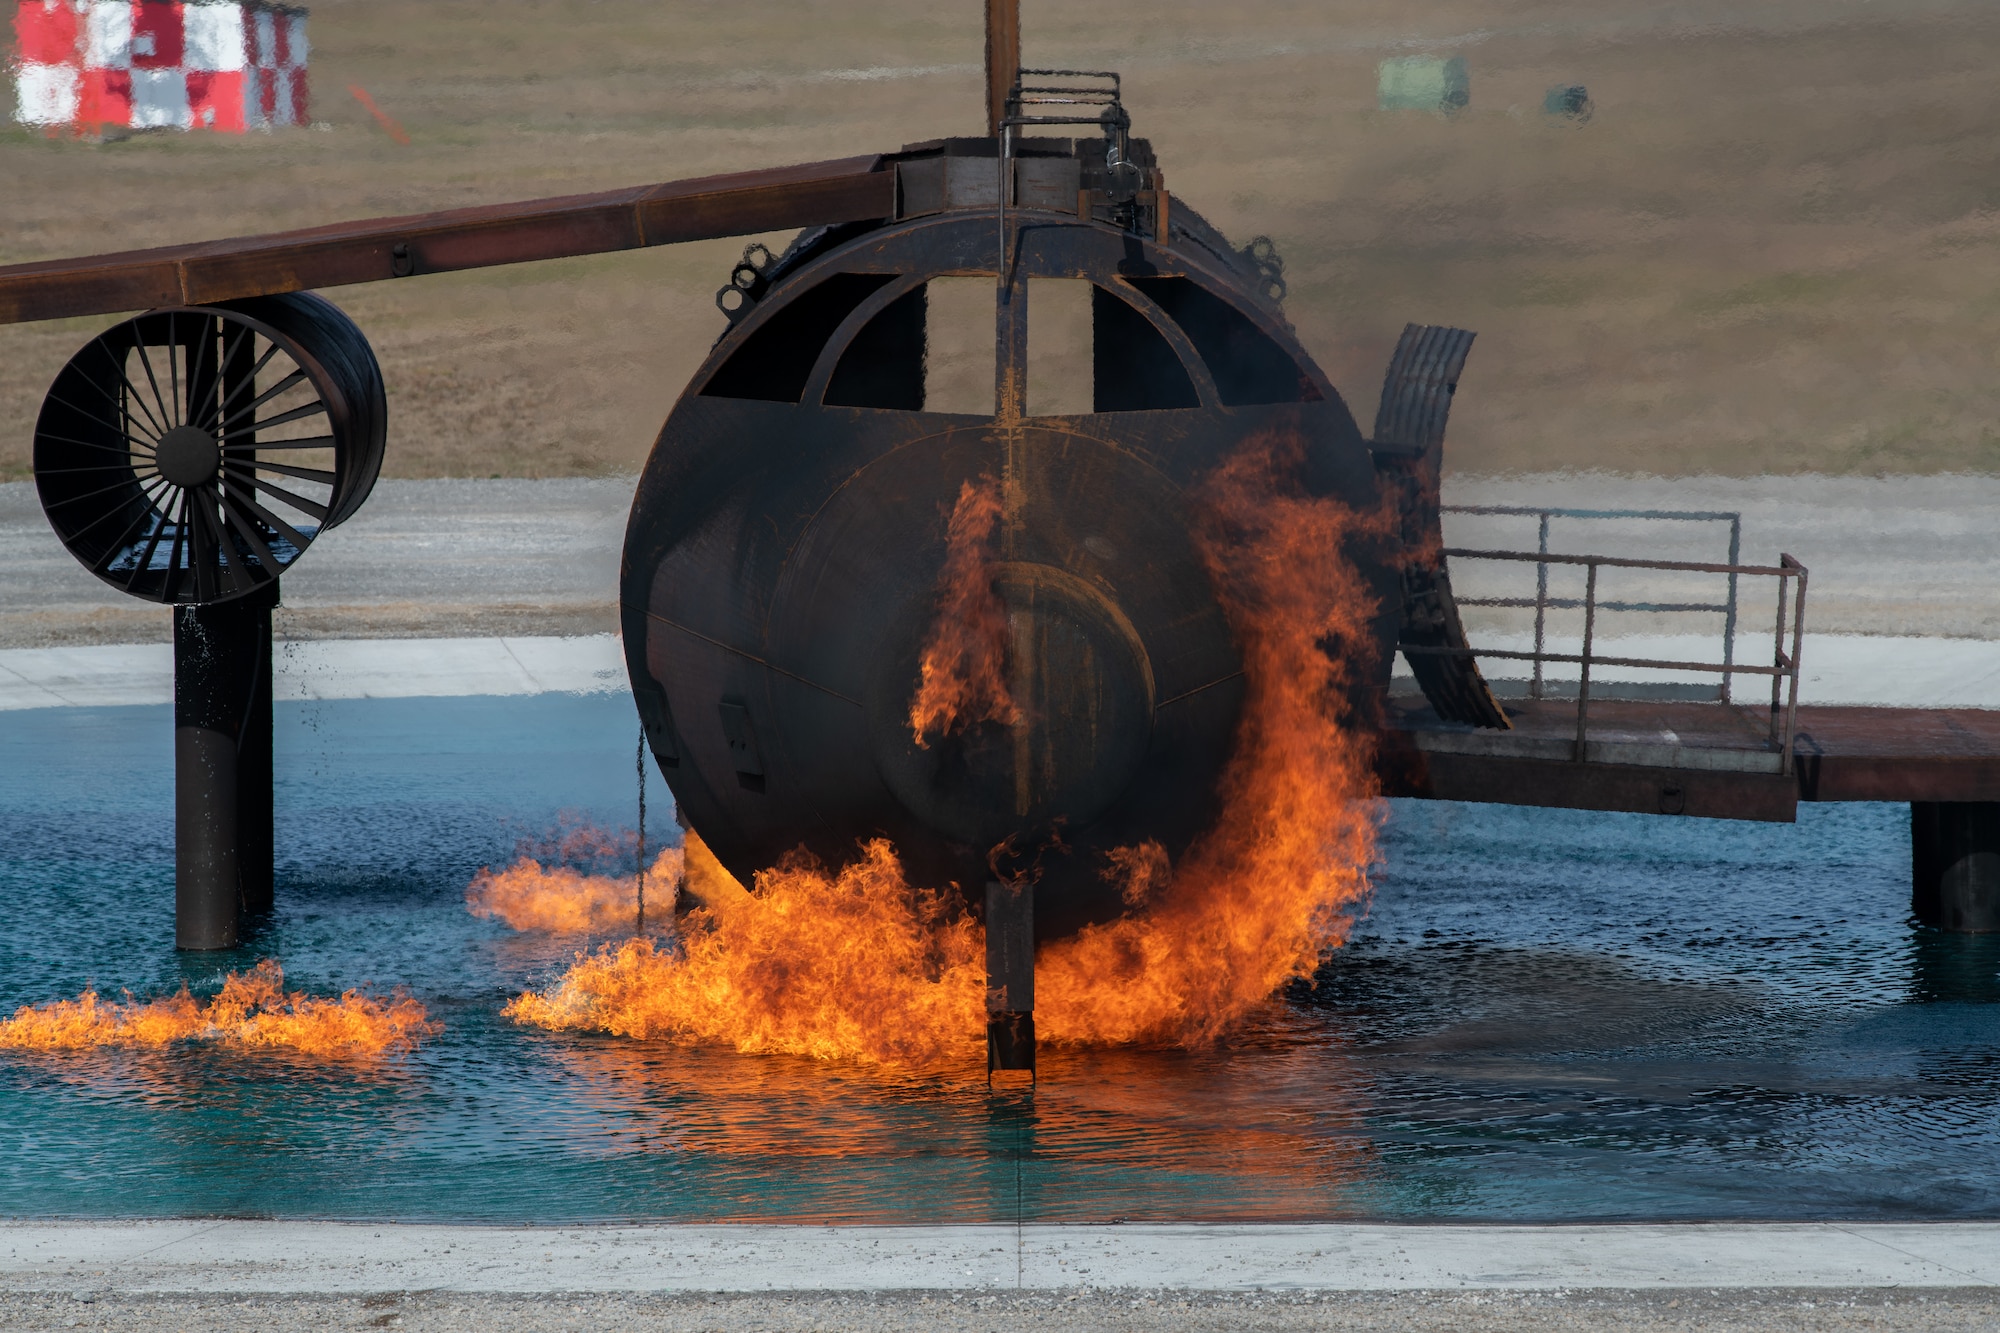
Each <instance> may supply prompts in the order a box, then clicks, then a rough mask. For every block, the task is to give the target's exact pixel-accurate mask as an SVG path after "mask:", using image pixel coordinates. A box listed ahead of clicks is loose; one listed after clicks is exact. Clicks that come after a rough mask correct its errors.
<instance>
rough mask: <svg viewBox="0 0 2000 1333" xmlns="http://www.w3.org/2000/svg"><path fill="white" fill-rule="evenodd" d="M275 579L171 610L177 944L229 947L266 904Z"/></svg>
mask: <svg viewBox="0 0 2000 1333" xmlns="http://www.w3.org/2000/svg"><path fill="white" fill-rule="evenodd" d="M277 604H278V585H277V583H276V582H275V581H273V582H271V583H268V584H265V585H264V586H263V587H262V588H260V589H258V590H257V591H255V592H252V593H249V594H246V595H245V596H242V597H238V598H235V599H234V600H231V601H227V602H212V603H208V604H205V605H198V606H182V607H178V608H176V609H175V611H174V944H175V945H176V947H178V948H182V949H228V948H233V947H234V946H235V945H236V943H237V941H238V940H239V939H240V938H241V931H242V918H243V917H244V916H245V915H246V914H253V915H254V914H256V913H259V912H266V911H269V910H270V908H271V880H272V857H273V847H274V844H273V838H272V826H271V815H272V810H271V608H272V607H274V606H276V605H277Z"/></svg>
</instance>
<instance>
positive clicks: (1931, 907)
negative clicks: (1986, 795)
mask: <svg viewBox="0 0 2000 1333" xmlns="http://www.w3.org/2000/svg"><path fill="white" fill-rule="evenodd" d="M1910 910H1911V911H1912V913H1914V914H1915V916H1916V918H1917V920H1919V921H1921V922H1922V923H1923V924H1925V925H1927V926H1935V927H1936V928H1938V929H1940V930H1949V931H1956V932H1958V933H1961V934H1968V935H1972V934H1985V933H1988V932H1991V931H2000V802H1993V801H1912V802H1910Z"/></svg>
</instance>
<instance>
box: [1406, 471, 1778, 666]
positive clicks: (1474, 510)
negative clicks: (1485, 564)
mask: <svg viewBox="0 0 2000 1333" xmlns="http://www.w3.org/2000/svg"><path fill="white" fill-rule="evenodd" d="M1439 510H1440V512H1442V513H1446V514H1479V515H1486V516H1495V517H1506V518H1533V519H1537V520H1539V525H1538V526H1539V533H1538V536H1537V540H1536V546H1535V549H1536V551H1537V553H1539V554H1541V555H1547V554H1548V553H1549V520H1550V519H1554V518H1571V519H1585V520H1603V519H1644V520H1656V521H1659V522H1665V523H1727V524H1728V525H1729V555H1728V557H1727V560H1726V563H1728V564H1731V565H1734V564H1735V563H1736V562H1737V561H1738V560H1739V559H1741V558H1742V554H1743V515H1742V514H1740V513H1732V512H1729V511H1727V510H1707V509H1565V508H1561V507H1558V506H1553V505H1545V506H1540V507H1537V506H1534V505H1440V506H1439ZM1736 578H1737V576H1736V575H1734V574H1731V575H1730V576H1729V593H1728V595H1727V596H1726V597H1725V598H1724V599H1723V600H1722V601H1721V602H1622V601H1621V602H1601V603H1599V606H1600V607H1601V608H1602V609H1604V610H1606V611H1710V612H1718V613H1720V614H1721V615H1722V617H1723V622H1722V665H1723V672H1722V683H1721V686H1720V687H1719V689H1718V691H1717V697H1718V698H1720V699H1721V701H1722V702H1723V703H1728V702H1729V701H1730V686H1731V680H1730V678H1731V677H1732V676H1734V675H1736V674H1737V673H1736V672H1735V671H1734V670H1733V669H1732V668H1733V664H1734V663H1735V661H1736V612H1737V586H1736ZM1455 600H1456V601H1457V602H1458V604H1459V605H1460V606H1497V607H1512V608H1522V609H1525V608H1527V607H1530V606H1532V607H1534V608H1535V647H1536V649H1537V650H1538V651H1539V650H1540V648H1541V647H1542V644H1543V642H1544V638H1545V636H1546V634H1547V630H1548V613H1549V612H1550V611H1551V610H1557V611H1573V610H1576V609H1577V608H1579V607H1581V606H1582V605H1583V603H1582V602H1581V601H1578V600H1577V599H1576V598H1574V597H1550V596H1549V567H1548V566H1547V565H1546V564H1543V565H1541V566H1539V567H1538V568H1537V569H1536V571H1535V595H1534V597H1533V598H1532V599H1530V598H1524V597H1459V598H1456V599H1455ZM1528 697H1529V698H1530V699H1539V698H1541V697H1542V664H1541V662H1540V661H1537V662H1536V663H1535V674H1534V677H1533V679H1531V680H1530V681H1529V682H1528Z"/></svg>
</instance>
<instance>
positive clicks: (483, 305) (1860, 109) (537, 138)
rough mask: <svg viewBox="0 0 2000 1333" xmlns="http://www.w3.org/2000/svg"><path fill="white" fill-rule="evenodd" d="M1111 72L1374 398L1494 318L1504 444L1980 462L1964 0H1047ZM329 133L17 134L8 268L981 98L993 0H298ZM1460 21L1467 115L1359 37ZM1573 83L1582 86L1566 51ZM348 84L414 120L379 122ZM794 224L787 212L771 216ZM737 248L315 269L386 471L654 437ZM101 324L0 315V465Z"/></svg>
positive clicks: (1030, 52) (1995, 317)
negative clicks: (1437, 336) (1403, 97)
mask: <svg viewBox="0 0 2000 1333" xmlns="http://www.w3.org/2000/svg"><path fill="white" fill-rule="evenodd" d="M1025 9H1026V14H1025V29H1026V54H1027V58H1028V60H1029V61H1030V62H1031V63H1058V62H1060V63H1066V64H1078V65H1084V66H1102V67H1110V68H1117V69H1120V70H1122V71H1123V72H1124V73H1125V74H1126V76H1127V84H1126V86H1127V89H1128V94H1127V98H1128V104H1129V105H1130V106H1131V108H1132V109H1133V112H1134V115H1135V117H1136V119H1137V122H1138V129H1139V132H1141V133H1144V134H1146V135H1148V136H1149V137H1151V138H1152V139H1153V141H1154V142H1155V144H1156V146H1157V147H1158V149H1159V151H1160V153H1161V156H1162V160H1163V162H1164V164H1165V165H1166V167H1167V170H1168V173H1169V179H1170V180H1171V182H1172V184H1173V186H1174V188H1175V191H1176V193H1178V194H1179V195H1181V196H1182V197H1183V198H1184V199H1186V200H1187V201H1189V202H1190V203H1192V204H1193V205H1194V206H1195V207H1197V208H1199V209H1201V210H1202V211H1203V212H1205V213H1207V214H1208V215H1209V216H1210V217H1211V218H1212V219H1213V220H1214V221H1216V222H1217V223H1218V224H1220V225H1221V226H1222V227H1223V228H1224V229H1225V230H1226V231H1227V232H1229V233H1230V234H1231V235H1232V236H1233V237H1235V238H1237V239H1238V240H1239V241H1242V240H1247V239H1248V238H1249V237H1250V236H1252V235H1254V234H1257V233H1267V234H1269V235H1270V236H1272V237H1273V238H1274V239H1275V240H1276V241H1277V243H1278V245H1279V247H1280V248H1281V250H1282V252H1283V254H1284V256H1285V258H1286V261H1287V263H1288V274H1289V277H1290V279H1291V297H1290V300H1289V302H1288V307H1289V310H1290V312H1291V315H1292V318H1293V320H1294V321H1295V322H1296V323H1297V325H1298V326H1299V330H1300V332H1301V334H1302V335H1303V337H1304V339H1305V342H1306V344H1307V346H1308V347H1310V348H1312V349H1313V350H1314V351H1315V353H1316V354H1317V355H1318V356H1319V357H1320V359H1321V360H1322V362H1323V364H1325V366H1326V367H1327V369H1328V370H1329V371H1330V372H1331V373H1332V374H1333V376H1334V378H1335V380H1336V382H1337V383H1339V384H1341V385H1343V386H1344V388H1345V390H1346V392H1347V394H1348V396H1349V399H1350V401H1351V403H1352V405H1353V407H1354V409H1355V412H1356V414H1357V416H1359V417H1360V418H1361V419H1362V421H1363V424H1364V426H1365V425H1366V423H1367V421H1368V420H1369V419H1370V418H1371V416H1372V413H1373V410H1374V398H1375V392H1376V386H1377V385H1378V383H1379V380H1380V375H1381V370H1382V366H1383V363H1384V361H1385V360H1386V358H1387V356H1388V353H1389V350H1390V348H1391V347H1392V345H1393V343H1394V340H1395V337H1396V334H1397V332H1398V331H1399V330H1400V328H1401V327H1402V325H1403V323H1404V322H1405V321H1407V320H1421V321H1436V322H1452V323H1458V324H1463V325H1465V326H1467V327H1470V328H1474V329H1477V330H1479V331H1480V335H1481V336H1480V341H1479V343H1478V345H1477V347H1476V348H1475V349H1474V353H1473V359H1472V363H1471V366H1470V369H1469V371H1468V374H1467V376H1466V380H1465V384H1464V386H1463V387H1464V392H1463V393H1462V394H1461V395H1460V398H1459V408H1458V413H1457V416H1456V418H1455V420H1454V423H1453V437H1452V446H1451V447H1452V461H1453V464H1454V465H1455V466H1456V467H1458V468H1460V469H1465V470H1471V471H1480V472H1493V471H1502V470H1513V469H1543V468H1555V467H1601V468H1609V469H1615V470H1620V471H1628V472H1649V473H1659V474H1666V475H1674V474H1681V473H1690V472H1724V473H1759V472H1793V471H1813V472H1939V471H1993V470H2000V430H1996V426H1995V422H1996V418H2000V413H1996V406H2000V373H1996V372H2000V218H1996V205H2000V133H1996V128H2000V80H1996V79H1995V78H1994V77H1993V73H1992V71H1993V69H1994V67H1995V66H1996V65H2000V10H1996V9H1994V8H1993V7H1992V6H1990V5H1985V4H1980V3H1976V2H1970V0H1959V2H1957V3H1923V2H1922V0H1899V2H1898V3H1897V4H1895V5H1887V4H1881V3H1873V4H1870V3H1864V2H1862V0H1766V2H1763V3H1760V2H1759V0H1735V2H1733V3H1725V2H1723V0H1682V2H1681V3H1673V4H1668V3H1647V2H1645V0H1590V2H1588V3H1586V2H1584V0H1567V2H1566V3H1558V2H1557V0H1485V2H1484V3H1473V2H1472V0H1424V2H1422V3H1409V0H1346V2H1344V3H1305V2H1304V0H1236V2H1235V3H1231V4H1227V5H1218V4H1213V3H1201V4H1197V3H1190V2H1189V0H1176V2H1175V3H1157V2H1156V3H1148V4H1139V3H1135V2H1134V0H1102V2H1101V3H1097V4H1092V5H1066V4H1056V3H1053V0H1027V3H1026V6H1025ZM312 34H313V41H314V51H313V57H312V77H313V81H314V89H315V95H314V110H313V114H314V116H315V117H316V118H317V119H318V121H319V122H320V126H319V127H318V128H315V129H312V130H303V129H302V130H296V131H286V132H280V133H277V134H272V135H252V136H249V137H247V138H242V139H231V138H226V137H214V136H192V135H172V134H146V135H139V136H135V137H132V138H129V139H126V140H123V141H119V142H109V143H104V144H88V143H81V142H75V141H68V140H61V139H50V138H48V137H45V136H44V135H43V134H41V133H40V132H39V131H32V130H28V129H25V128H23V127H19V126H11V125H10V126H8V127H6V128H5V129H4V131H0V262H16V261H22V260H29V259H40V258H48V257H54V256H59V255H64V254H76V253H84V252H91V251H99V250H111V249H118V248H124V247H131V246H138V245H147V244H163V243H168V242H174V241H184V240H195V239H202V238H207V237H212V236H218V235H228V234H240V233H244V232H252V231H261V230H271V229H277V228H284V227H293V226H301V225H306V224H310V223H315V222H321V221H327V220H332V219H335V218H352V217H363V216H369V215H374V214H383V213H394V212H406V211H417V210H423V209H429V208H439V207H447V206H452V205H458V204H466V203H474V202H485V201H494V200H503V199H509V198H525V197H532V196H535V195H541V194H554V193H564V192H570V191H576V190H587V189H598V188H608V187H611V186H617V185H625V184H634V183H638V182H643V181H652V180H667V179H673V178H675V177H681V176H688V175H696V174H702V173H708V172H717V171H728V170H732V169H739V168H748V167H756V166H764V165H776V164H780V163H784V162H789V161H803V160H809V159H813V158H820V157H830V156H838V155H844V154H848V153H854V152H861V151H870V150H875V149H881V148H893V147H895V146H897V145H899V144H901V143H903V142H905V141H910V140H916V139H922V138H927V137H931V136H934V135H937V134H939V133H950V132H959V133H972V132H976V131H977V130H978V128H979V126H980V120H981V112H980V101H979V91H978V90H979V80H980V74H979V66H980V59H981V32H980V7H979V5H978V3H977V0H953V2H952V3H948V4H936V3H930V4H919V3H915V2H914V0H843V3H837V4H836V3H830V2H828V0H739V2H738V3H734V4H729V5H721V4H712V3H711V4H694V3H688V2H687V0H673V2H672V3H647V2H646V0H479V2H478V3H469V2H467V0H316V3H315V4H314V6H313V16H312ZM1426 52H1428V53H1436V54H1453V55H1462V56H1464V57H1465V58H1466V60H1467V61H1468V63H1469V65H1470V68H1471V77H1472V103H1471V106H1470V108H1469V109H1468V110H1467V111H1465V112H1464V113H1462V114H1460V115H1457V116H1455V117H1452V118H1450V119H1446V118H1444V117H1441V116H1433V115H1428V114H1424V113H1411V112H1396V113H1384V112H1378V111H1376V110H1375V109H1374V89H1375V76H1374V69H1375V65H1376V62H1377V61H1378V60H1380V59H1382V58H1384V57H1385V56H1390V55H1398V54H1410V53H1426ZM1559 83H1584V84H1587V85H1588V86H1589V89H1590V93H1591V96H1592V98H1593V99H1594V100H1595V103H1596V114H1595V116H1594V118H1593V119H1591V120H1590V121H1589V122H1588V123H1587V124H1583V125H1574V124H1569V123H1566V122H1557V121H1552V120H1551V119H1550V118H1549V117H1546V116H1545V115H1544V114H1543V113H1542V110H1541V103H1542V95H1543V92H1544V90H1545V89H1547V88H1548V87H1549V86H1551V85H1553V84H1559ZM350 84H357V85H360V86H362V87H364V88H366V89H367V90H368V92H369V93H371V94H372V95H373V97H374V98H375V99H376V101H377V102H378V103H379V105H380V106H381V107H382V108H383V109H384V110H385V111H386V112H387V113H388V114H390V115H392V116H394V117H396V118H397V119H398V120H399V121H400V122H401V123H402V124H403V125H404V126H405V127H406V128H407V130H408V132H409V135H410V138H411V142H410V144H409V145H408V146H402V145H399V144H397V143H395V142H394V141H392V140H391V139H390V138H389V137H388V136H386V135H385V134H384V133H382V131H381V130H380V129H379V128H377V127H376V126H375V125H374V123H373V122H372V121H371V120H370V118H369V116H368V115H367V113H366V112H364V111H363V110H362V109H361V107H360V105H359V104H358V103H357V102H356V101H355V99H354V98H353V97H351V96H350V95H349V93H348V91H347V88H348V85H350ZM771 239H774V240H779V239H783V238H771ZM741 245H742V242H740V241H724V242H715V243H708V244H701V245H691V246H685V247H680V248H675V249H664V250H655V251H649V252H643V253H638V254H630V255H619V256H611V257H604V258H592V259H581V260H570V261H563V262H558V263H550V264H542V265H533V266H523V267H519V268H512V269H500V270H492V271H486V272H479V273H469V274H459V275H449V276H437V277H426V278H422V279H419V280H415V281H412V282H408V283H396V284H383V285H377V286H370V287H357V288H349V289H345V290H342V291H336V292H335V293H333V295H334V296H335V299H337V300H339V301H340V302H341V303H342V304H343V305H344V306H346V307H347V309H348V310H349V311H350V312H352V313H353V314H354V316H355V317H356V318H357V319H358V320H359V321H360V322H361V324H362V325H363V327H364V328H365V329H366V330H367V331H368V333H369V335H370V336H371V338H373V340H374V341H375V344H376V347H377V350H378V352H379V354H380V356H381V359H382V362H383V366H384V369H385V371H386V373H387V377H388V381H389V385H390V393H391V408H392V414H393V427H392V432H393V433H392V440H391V449H390V455H389V462H388V471H389V473H390V474H391V475H401V476H440V475H456V476H488V475H509V476H544V475H570V474H579V473H584V474H589V473H604V472H627V471H631V470H633V469H635V468H636V467H637V465H638V464H639V462H640V461H641V459H642V458H643V457H644V454H645V451H646V449H647V448H648V447H649V445H650V443H651V440H652V436H653V434H654V432H655V431H656V430H657V428H658V423H659V421H660V420H661V418H662V417H663V416H664V415H665V413H666V411H667V409H668V408H669V406H670V405H671V403H672V401H673V399H674V397H675V396H676V394H677V393H678V392H679V391H680V388H681V386H682V385H683V383H684V382H685V380H686V378H687V376H688V374H689V372H690V371H691V370H692V369H693V368H694V366H695V365H696V364H697V363H698V361H699V359H700V358H701V356H702V354H703V352H704V351H705V349H706V347H707V346H708V344H709V343H710V341H711V340H712V339H713V337H714V336H715V334H716V332H717V331H718V330H719V328H720V327H721V317H720V315H718V314H717V313H716V311H715V308H714V306H713V304H712V294H713V292H714V290H715V288H716V287H717V286H718V285H719V284H720V283H721V282H722V280H723V278H724V276H725V275H726V272H727V268H728V265H729V262H730V261H731V260H732V259H733V258H734V257H735V255H736V254H737V252H738V251H739V249H740V247H741ZM104 322H105V321H101V320H89V321H73V322H67V323H57V324H47V325H32V326H24V327H14V328H5V329H0V423H3V424H0V477H20V476H24V475H26V468H27V447H28V439H29V433H30V430H31V427H32V422H33V415H34V411H35V408H36V404H37V403H38V401H39V396H40V393H41V391H42V389H43V388H44V387H45V386H46V384H47V382H48V380H49V378H50V377H51V376H52V374H53V373H54V371H55V369H56V367H57V366H58V365H59V364H60V362H61V359H62V358H63V357H64V356H65V355H66V354H67V353H68V352H69V351H71V350H73V348H74V347H75V346H76V345H77V344H79V343H80V342H81V341H82V340H83V339H84V338H85V337H86V336H87V334H88V333H89V332H91V331H93V330H94V329H95V328H97V327H99V326H101V325H102V324H103V323H104Z"/></svg>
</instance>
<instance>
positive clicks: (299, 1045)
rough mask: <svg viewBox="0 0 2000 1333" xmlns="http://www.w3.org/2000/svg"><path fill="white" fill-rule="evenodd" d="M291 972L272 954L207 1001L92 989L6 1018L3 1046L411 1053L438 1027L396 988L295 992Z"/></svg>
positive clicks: (0, 1036) (184, 992)
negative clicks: (386, 991) (193, 1045)
mask: <svg viewBox="0 0 2000 1333" xmlns="http://www.w3.org/2000/svg"><path fill="white" fill-rule="evenodd" d="M284 985H285V972H284V969H283V968H281V967H280V966H278V963H277V961H276V960H275V959H269V958H267V959H265V960H264V961H263V962H261V963H259V964H257V966H256V967H254V968H252V969H251V970H250V971H248V972H231V973H230V974H229V976H228V977H227V978H226V979H224V981H223V983H222V990H221V991H220V992H219V993H218V994H217V995H216V996H215V997H214V998H213V999H210V1000H207V1001H201V1000H197V999H195V998H194V996H192V995H190V994H188V989H187V987H186V986H185V985H183V986H182V987H181V989H180V992H179V993H178V994H176V995H170V996H167V997H166V998H164V999H157V1000H144V1001H140V1000H134V999H133V998H132V997H131V995H130V994H127V995H126V997H125V1000H124V1002H123V1003H122V1004H121V1003H119V1002H117V1001H109V1002H107V1001H105V1000H103V999H101V998H100V997H99V996H98V994H97V992H96V991H94V990H87V991H85V992H83V994H81V995H79V996H77V998H76V999H74V1000H57V1001H55V1002H54V1003H52V1004H44V1005H23V1006H21V1007H20V1008H19V1009H17V1010H15V1011H14V1016H13V1017H12V1018H9V1019H5V1020H0V1048H8V1049H13V1050H24V1051H71V1050H81V1049H85V1048H88V1047H96V1046H165V1045H167V1044H168V1043H170V1042H176V1041H225V1042H232V1043H235V1044H238V1045H242V1046H259V1047H289V1048H291V1049H293V1050H296V1051H301V1052H303V1053H305V1054H307V1055H313V1056H321V1057H337V1056H373V1055H380V1054H382V1053H383V1052H384V1051H388V1050H408V1049H410V1048H413V1047H415V1046H416V1044H417V1042H418V1041H419V1040H421V1039H422V1038H424V1037H428V1036H433V1035H435V1034H436V1033H437V1032H438V1031H440V1030H441V1029H440V1025H439V1024H437V1023H433V1022H431V1021H430V1019H429V1018H428V1017H427V1016H426V1014H425V1012H424V1006H423V1005H422V1004H421V1003H420V1002H418V1001H417V1000H414V999H412V998H411V997H410V996H408V995H405V994H402V993H401V992H398V993H396V994H394V995H392V996H391V997H390V998H388V999H380V998H377V997H375V996H370V995H363V994H361V993H360V992H359V991H352V990H350V991H345V992H343V993H342V994H341V997H340V998H339V999H338V1000H324V999H318V998H316V997H314V996H311V995H307V994H305V993H304V992H302V991H292V992H289V993H287V992H286V990H285V988H284Z"/></svg>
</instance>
